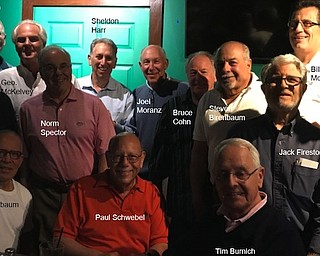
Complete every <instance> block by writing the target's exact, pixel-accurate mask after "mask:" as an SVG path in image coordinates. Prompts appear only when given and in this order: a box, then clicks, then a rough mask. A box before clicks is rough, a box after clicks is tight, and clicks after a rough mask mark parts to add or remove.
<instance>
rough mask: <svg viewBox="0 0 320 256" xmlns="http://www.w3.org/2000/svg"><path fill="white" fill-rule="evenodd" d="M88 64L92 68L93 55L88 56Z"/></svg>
mask: <svg viewBox="0 0 320 256" xmlns="http://www.w3.org/2000/svg"><path fill="white" fill-rule="evenodd" d="M88 63H89V66H91V55H90V54H88Z"/></svg>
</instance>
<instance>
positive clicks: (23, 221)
mask: <svg viewBox="0 0 320 256" xmlns="http://www.w3.org/2000/svg"><path fill="white" fill-rule="evenodd" d="M22 160H23V155H22V143H21V139H20V137H19V135H18V134H17V133H16V132H14V131H10V130H1V131H0V202H1V205H0V227H1V238H0V251H2V252H3V251H4V250H5V249H6V248H9V247H12V248H17V247H18V243H19V239H20V252H23V253H29V252H30V251H29V250H28V249H27V248H26V247H25V246H32V245H31V243H30V240H28V239H31V237H32V236H31V235H30V233H29V232H31V227H32V226H31V218H29V216H30V214H28V213H29V209H31V207H30V204H31V199H32V197H31V194H30V192H29V191H28V190H27V189H26V188H25V187H24V186H22V185H21V184H20V183H19V182H17V181H15V180H14V179H13V177H14V176H15V175H16V173H17V171H18V168H19V167H20V165H21V163H22ZM27 216H28V218H27ZM29 249H32V248H29Z"/></svg>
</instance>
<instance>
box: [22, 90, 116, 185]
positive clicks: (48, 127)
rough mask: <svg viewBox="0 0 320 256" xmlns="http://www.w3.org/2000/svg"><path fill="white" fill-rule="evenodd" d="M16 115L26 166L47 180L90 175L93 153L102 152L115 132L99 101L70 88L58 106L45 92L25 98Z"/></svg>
mask: <svg viewBox="0 0 320 256" xmlns="http://www.w3.org/2000/svg"><path fill="white" fill-rule="evenodd" d="M20 117H21V128H22V133H23V138H24V143H25V146H26V152H25V153H26V155H27V157H28V158H29V168H30V169H31V170H32V171H34V172H35V173H36V174H38V175H39V176H41V177H43V178H45V179H47V180H50V181H56V182H66V181H75V180H77V179H79V178H81V177H83V176H86V175H90V174H91V172H92V169H93V163H94V152H96V153H97V154H98V155H101V154H104V153H105V151H106V150H107V146H108V144H109V140H110V139H111V137H113V136H114V135H115V131H114V126H113V122H112V120H111V117H110V113H109V111H108V110H107V109H106V108H105V106H104V105H103V104H102V102H101V101H100V100H99V99H98V98H97V97H95V96H92V95H89V94H87V93H84V92H82V91H80V90H78V89H75V88H73V87H72V88H71V91H70V94H69V95H68V97H67V98H66V99H65V100H64V101H63V102H62V104H60V105H58V104H57V103H55V102H54V101H53V100H51V99H50V97H49V95H48V94H47V93H46V92H44V93H42V94H39V95H37V96H34V97H32V98H30V99H28V100H26V101H25V102H24V103H23V104H22V106H21V111H20Z"/></svg>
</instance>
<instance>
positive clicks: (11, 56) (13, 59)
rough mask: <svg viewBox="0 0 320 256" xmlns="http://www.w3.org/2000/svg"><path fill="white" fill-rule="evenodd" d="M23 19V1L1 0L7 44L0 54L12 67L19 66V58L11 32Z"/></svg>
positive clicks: (1, 12) (1, 16) (0, 10)
mask: <svg viewBox="0 0 320 256" xmlns="http://www.w3.org/2000/svg"><path fill="white" fill-rule="evenodd" d="M21 17H22V0H0V20H1V21H2V23H3V25H4V28H5V31H6V34H7V39H6V41H7V43H6V45H5V46H4V48H3V49H2V51H1V52H0V54H1V56H2V57H3V58H4V59H5V60H6V61H8V62H9V63H10V64H12V65H17V64H19V57H18V55H17V53H16V50H15V47H14V44H13V43H12V41H11V32H12V30H13V29H14V27H15V26H16V25H17V23H18V22H19V21H20V20H21Z"/></svg>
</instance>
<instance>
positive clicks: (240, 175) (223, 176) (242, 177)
mask: <svg viewBox="0 0 320 256" xmlns="http://www.w3.org/2000/svg"><path fill="white" fill-rule="evenodd" d="M259 168H260V167H258V168H256V169H254V170H253V171H252V172H250V173H247V172H245V171H237V172H225V171H222V172H219V173H217V174H215V177H216V179H217V180H219V181H222V182H225V181H227V180H228V179H229V176H230V175H233V176H235V177H236V179H237V180H238V181H240V182H245V181H247V180H248V179H249V178H250V177H251V175H252V174H254V173H255V172H256V171H257V170H258V169H259Z"/></svg>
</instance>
